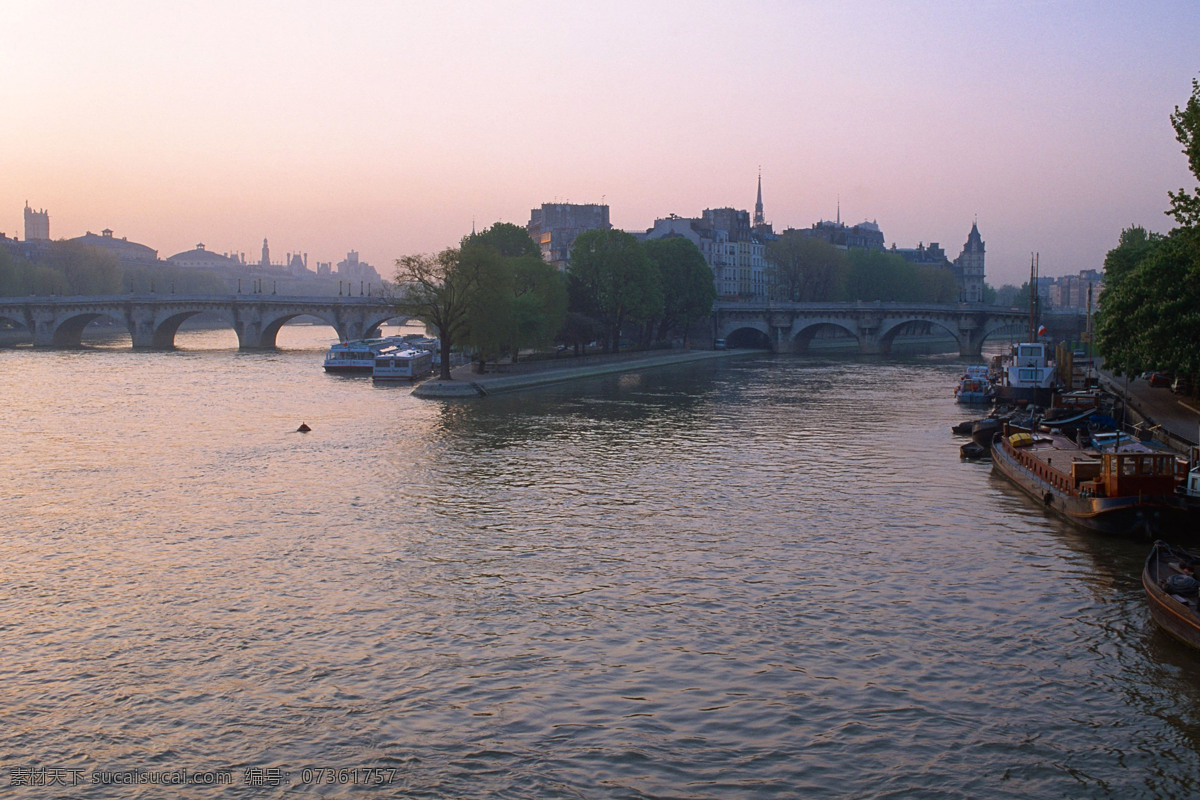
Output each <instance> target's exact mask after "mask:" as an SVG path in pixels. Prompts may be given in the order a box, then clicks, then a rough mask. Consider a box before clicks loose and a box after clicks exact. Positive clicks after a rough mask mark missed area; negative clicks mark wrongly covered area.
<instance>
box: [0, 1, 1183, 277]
mask: <svg viewBox="0 0 1200 800" xmlns="http://www.w3.org/2000/svg"><path fill="white" fill-rule="evenodd" d="M4 24H5V34H4V39H5V43H4V45H3V47H0V75H3V76H4V77H3V79H2V80H0V102H2V103H3V108H4V113H3V114H2V115H0V231H3V232H5V233H8V235H10V236H14V235H15V236H22V235H23V223H22V213H21V212H22V209H23V208H24V205H25V202H26V201H27V200H28V201H29V203H30V204H31V205H32V206H33V207H34V208H38V209H40V208H45V209H47V210H48V211H49V212H50V233H51V236H52V237H54V238H70V237H74V236H79V235H81V234H83V233H84V232H85V231H89V230H90V231H93V232H99V231H100V230H101V229H103V228H111V229H113V231H114V232H115V235H117V236H125V237H128V238H129V239H130V240H131V241H137V242H141V243H143V244H146V245H149V246H150V247H153V248H155V249H157V250H158V252H159V255H160V256H161V257H166V256H169V255H172V254H174V253H177V252H180V251H184V250H189V249H191V248H192V247H194V246H195V245H196V243H198V242H203V243H205V245H206V246H207V247H208V249H210V250H214V251H217V252H245V253H246V255H247V258H249V259H251V260H257V257H258V253H259V250H260V249H261V246H262V240H263V238H264V237H266V238H267V239H269V240H270V244H271V252H272V256H273V258H275V259H276V260H280V259H282V257H283V255H284V253H286V252H303V253H308V254H309V265H310V266H314V265H315V262H316V261H332V262H335V263H336V262H337V261H339V260H341V259H342V258H344V257H345V254H346V253H347V252H348V251H349V250H352V249H353V250H358V251H359V253H360V254H361V257H362V258H363V259H364V260H366V261H368V262H370V263H372V264H374V265H375V266H376V267H377V268H378V269H379V270H380V272H381V273H383V274H384V275H390V274H391V272H392V264H393V261H394V260H395V259H396V258H397V257H399V256H401V255H405V254H408V253H415V252H428V251H434V250H438V249H441V248H443V247H446V246H449V245H452V244H454V243H456V242H457V241H458V239H459V238H460V237H461V236H462V235H463V234H465V233H467V232H469V231H470V228H471V225H472V221H474V223H475V224H476V225H477V226H478V227H484V226H486V225H488V224H491V223H492V222H496V221H506V222H515V223H518V224H522V225H523V224H525V223H526V222H527V221H528V219H529V210H530V209H531V208H534V207H536V206H539V205H541V204H542V203H545V202H555V201H559V202H575V203H599V202H605V203H607V204H608V205H609V206H610V207H611V216H612V221H613V224H614V225H616V226H617V227H620V228H624V229H627V230H639V229H645V228H648V227H650V226H651V225H652V224H653V222H654V219H655V218H656V217H661V216H666V215H667V214H670V213H675V214H679V215H682V216H695V215H698V214H699V213H700V211H701V210H703V209H704V208H717V207H723V206H735V207H738V208H744V209H752V208H753V204H754V191H755V181H756V178H757V175H758V170H759V168H760V166H761V169H762V175H763V194H764V202H765V205H766V215H767V218H768V220H769V221H771V222H773V223H774V225H775V227H776V229H777V230H781V229H783V228H786V227H808V226H809V225H811V224H812V223H813V222H815V221H817V220H819V219H831V218H833V217H834V215H835V214H836V213H837V208H838V203H839V200H840V205H841V215H842V219H843V221H846V222H848V223H854V222H859V221H862V220H864V219H867V220H874V221H876V222H877V223H878V224H879V226H880V227H881V229H882V230H883V233H884V236H885V237H886V240H887V242H888V244H891V243H895V244H896V245H897V246H899V247H915V246H916V245H917V244H918V243H926V244H928V243H929V242H931V241H936V242H940V243H941V245H942V246H943V247H944V248H945V249H946V251H947V254H948V255H949V256H950V257H951V258H953V257H955V256H957V255H958V253H959V251H960V249H961V247H962V245H963V243H964V242H965V241H966V236H967V233H968V231H969V230H970V228H971V223H972V221H974V220H976V219H977V220H978V224H979V229H980V232H981V233H982V235H983V238H984V241H985V242H986V243H987V252H988V258H987V280H988V282H989V283H990V284H992V285H994V286H999V285H1001V284H1003V283H1020V282H1021V281H1022V280H1024V279H1025V277H1026V276H1027V274H1028V269H1029V260H1030V254H1031V253H1032V252H1034V251H1037V252H1038V253H1039V254H1040V263H1041V270H1042V274H1043V275H1063V274H1072V273H1075V272H1078V271H1079V270H1081V269H1087V268H1097V269H1098V268H1100V267H1101V265H1102V262H1103V258H1104V254H1105V253H1106V252H1107V251H1108V250H1109V249H1110V248H1112V247H1113V246H1115V244H1116V242H1117V238H1118V236H1119V235H1120V232H1121V230H1122V228H1125V227H1128V226H1130V225H1135V224H1136V225H1143V226H1145V227H1147V228H1149V229H1151V230H1159V231H1166V230H1168V229H1169V228H1170V226H1171V221H1170V219H1169V218H1168V217H1166V216H1165V215H1164V213H1163V212H1164V211H1165V209H1166V208H1167V203H1168V199H1167V191H1168V190H1170V189H1178V188H1180V187H1182V186H1187V187H1188V188H1192V187H1194V185H1195V180H1194V179H1193V177H1192V176H1191V174H1190V173H1189V172H1188V170H1187V163H1186V160H1185V159H1184V156H1183V155H1182V153H1181V152H1180V146H1179V144H1178V143H1177V142H1176V141H1175V137H1174V131H1173V130H1172V129H1171V126H1170V121H1169V115H1170V113H1171V111H1172V110H1173V108H1174V107H1175V106H1176V105H1179V104H1183V103H1185V102H1186V101H1187V98H1188V96H1189V95H1190V93H1191V81H1192V79H1193V78H1194V77H1198V76H1200V46H1198V44H1197V43H1198V42H1200V7H1198V6H1197V5H1196V4H1195V2H1194V0H1149V1H1148V2H1143V3H1139V4H1136V5H1135V4H1114V3H1107V2H1033V1H1032V0H1031V1H1029V2H1022V1H1021V0H1008V1H1007V2H1002V1H1000V0H997V1H995V2H989V0H980V1H979V2H973V3H965V2H949V1H948V0H947V1H945V2H932V1H931V2H920V1H915V2H866V0H857V1H855V0H850V2H841V3H828V2H820V3H816V2H811V3H810V2H804V1H802V0H792V1H790V2H789V1H785V0H777V1H775V2H766V1H764V2H745V3H736V4H735V3H718V2H640V3H631V2H624V0H610V1H609V2H605V3H591V2H570V3H562V4H551V3H546V2H544V1H543V2H536V3H534V2H457V3H454V2H452V3H446V2H438V3H432V2H430V3H419V2H382V1H380V2H361V1H360V0H342V2H338V3H327V2H322V3H317V2H308V1H307V0H289V2H272V3H266V2H255V1H254V0H242V2H226V1H225V0H213V1H211V2H210V1H208V0H206V1H205V2H194V1H193V0H180V1H179V2H172V3H162V2H157V0H156V1H155V2H136V1H134V0H113V2H108V3H92V2H85V1H84V0H79V1H78V2H63V1H61V0H46V1H44V2H37V3H18V4H12V5H11V6H10V7H9V8H7V9H6V13H5V16H4Z"/></svg>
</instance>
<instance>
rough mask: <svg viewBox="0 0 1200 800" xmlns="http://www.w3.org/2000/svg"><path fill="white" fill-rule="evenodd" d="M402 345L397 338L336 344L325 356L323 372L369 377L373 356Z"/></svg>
mask: <svg viewBox="0 0 1200 800" xmlns="http://www.w3.org/2000/svg"><path fill="white" fill-rule="evenodd" d="M403 343H404V339H403V338H402V337H399V336H384V337H381V338H378V339H354V340H351V341H348V342H338V343H336V344H334V345H333V346H332V347H330V348H329V352H327V353H326V354H325V371H326V372H340V373H348V374H353V373H359V374H363V375H370V374H371V372H372V370H374V369H375V356H377V355H379V353H380V351H382V350H383V349H384V348H387V347H397V346H400V345H402V344H403Z"/></svg>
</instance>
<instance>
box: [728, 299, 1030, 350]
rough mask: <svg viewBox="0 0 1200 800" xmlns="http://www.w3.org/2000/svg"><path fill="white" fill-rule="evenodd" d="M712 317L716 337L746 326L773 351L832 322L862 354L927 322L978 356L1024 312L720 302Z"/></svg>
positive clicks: (803, 345)
mask: <svg viewBox="0 0 1200 800" xmlns="http://www.w3.org/2000/svg"><path fill="white" fill-rule="evenodd" d="M713 318H714V336H715V338H723V339H729V338H730V337H731V334H733V333H734V332H735V331H737V330H739V329H745V328H749V329H753V330H756V331H759V332H761V333H762V334H764V335H765V336H766V337H767V339H768V341H769V342H770V343H771V347H772V349H774V350H777V351H779V350H788V349H791V350H801V351H802V350H805V349H807V347H808V344H809V342H810V341H811V339H812V338H813V335H814V334H815V333H816V332H817V330H818V329H819V328H821V327H823V326H833V327H836V328H840V329H842V330H844V331H845V332H846V333H847V334H848V335H850V336H852V337H854V338H855V339H856V340H857V341H858V346H859V351H860V352H861V353H864V354H886V353H888V352H890V350H891V347H892V342H893V341H894V340H895V337H896V336H897V335H898V334H899V333H900V332H901V331H903V330H905V329H906V328H907V326H909V325H910V323H929V324H932V325H936V326H938V327H940V328H942V329H944V330H945V331H946V332H947V333H948V334H949V335H950V336H952V337H953V338H954V339H955V341H956V342H957V343H958V348H959V354H960V355H963V356H971V357H978V356H979V355H981V353H982V346H983V342H984V341H985V340H986V339H987V337H988V336H991V335H993V334H995V333H996V332H997V331H1000V330H1004V329H1009V328H1011V327H1012V326H1013V325H1016V324H1020V323H1021V322H1023V321H1024V320H1025V315H1024V314H1023V313H1021V312H1015V311H1012V310H1010V309H1004V308H997V307H995V306H985V305H982V304H977V303H971V304H968V303H954V304H936V303H885V302H870V303H864V302H856V303H751V302H740V301H719V302H718V303H717V304H716V306H715V308H714V312H713Z"/></svg>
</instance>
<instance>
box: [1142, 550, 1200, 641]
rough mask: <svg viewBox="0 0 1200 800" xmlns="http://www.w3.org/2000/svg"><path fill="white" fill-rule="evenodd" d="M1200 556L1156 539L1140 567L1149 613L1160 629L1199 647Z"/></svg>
mask: <svg viewBox="0 0 1200 800" xmlns="http://www.w3.org/2000/svg"><path fill="white" fill-rule="evenodd" d="M1197 569H1200V556H1197V555H1196V554H1194V553H1191V552H1189V551H1187V550H1184V549H1183V548H1180V547H1175V546H1173V545H1170V544H1167V543H1166V542H1164V541H1162V540H1159V541H1157V542H1155V543H1154V547H1153V548H1152V549H1151V550H1150V555H1149V556H1147V557H1146V566H1145V568H1144V569H1143V570H1142V588H1144V589H1145V590H1146V600H1147V602H1148V603H1149V604H1150V615H1151V616H1152V617H1154V621H1155V622H1157V623H1158V624H1159V625H1160V626H1161V627H1162V629H1163V630H1165V631H1166V632H1167V633H1169V634H1171V635H1172V636H1174V637H1175V638H1176V639H1178V640H1180V641H1181V642H1183V643H1184V644H1187V645H1190V646H1192V647H1195V648H1197V649H1200V582H1197V580H1196V570H1197Z"/></svg>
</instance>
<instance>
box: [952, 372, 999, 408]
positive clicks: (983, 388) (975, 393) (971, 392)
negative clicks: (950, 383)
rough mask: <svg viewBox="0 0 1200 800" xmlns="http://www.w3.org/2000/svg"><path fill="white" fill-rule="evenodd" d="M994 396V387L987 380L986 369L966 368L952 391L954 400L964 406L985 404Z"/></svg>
mask: <svg viewBox="0 0 1200 800" xmlns="http://www.w3.org/2000/svg"><path fill="white" fill-rule="evenodd" d="M995 396H996V387H995V386H994V385H992V382H991V380H989V378H988V368H987V367H967V371H966V373H965V374H964V375H963V376H962V378H960V379H959V381H958V387H957V388H955V390H954V399H955V400H956V401H958V402H959V403H964V404H987V403H990V402H992V398H994V397H995Z"/></svg>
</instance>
